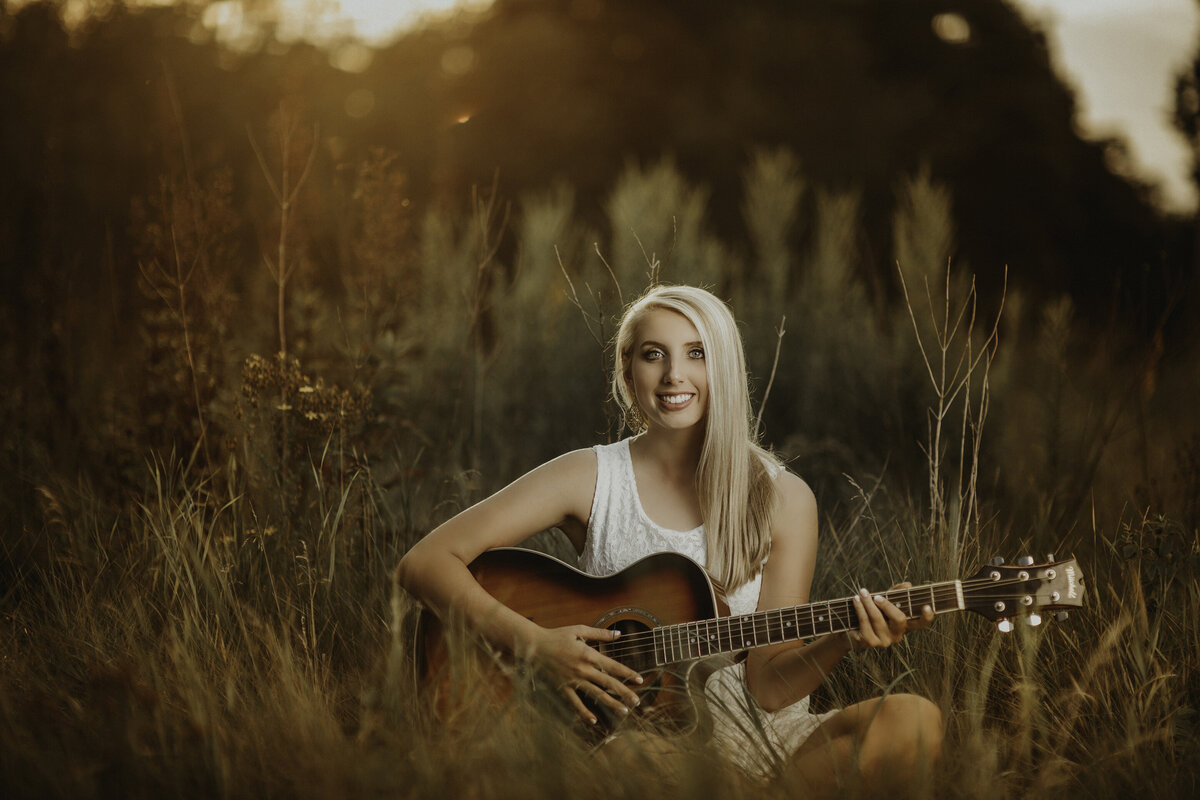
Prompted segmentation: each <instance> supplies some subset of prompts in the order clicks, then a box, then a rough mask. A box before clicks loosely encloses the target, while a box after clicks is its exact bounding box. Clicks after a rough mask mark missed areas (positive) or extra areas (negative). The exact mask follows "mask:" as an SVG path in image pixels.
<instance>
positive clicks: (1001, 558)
mask: <svg viewBox="0 0 1200 800" xmlns="http://www.w3.org/2000/svg"><path fill="white" fill-rule="evenodd" d="M989 563H990V564H991V565H992V566H993V567H999V566H1001V565H1002V564H1003V563H1004V556H996V557H994V558H993V559H992V560H991V561H990V562H989Z"/></svg>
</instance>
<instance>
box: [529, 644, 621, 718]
mask: <svg viewBox="0 0 1200 800" xmlns="http://www.w3.org/2000/svg"><path fill="white" fill-rule="evenodd" d="M619 636H620V632H619V631H612V630H607V629H605V628H591V627H588V626H587V625H570V626H567V627H565V628H541V629H539V631H538V632H537V633H536V634H535V635H534V638H533V640H532V641H531V642H529V649H528V651H527V658H528V659H529V660H530V662H532V663H533V664H534V665H535V666H536V667H537V668H538V669H539V670H540V671H541V672H542V674H543V676H544V677H545V678H546V679H547V680H548V681H550V683H551V685H552V686H554V687H555V688H556V689H557V690H559V691H561V692H562V693H563V694H564V695H565V696H566V698H567V702H568V703H570V705H571V707H572V708H574V709H575V711H576V713H578V714H579V716H580V717H582V718H583V720H584V722H587V723H588V724H589V725H595V724H596V715H595V714H594V713H592V711H591V710H590V709H589V708H588V707H587V706H586V705H585V704H584V702H583V698H584V697H589V698H591V699H592V700H594V701H597V702H600V703H604V704H605V705H607V706H608V707H610V708H612V709H613V711H615V712H617V713H618V714H622V715H624V714H628V713H629V709H631V708H633V707H634V706H636V705H638V703H639V702H640V700H639V698H638V696H637V693H636V692H634V691H633V689H632V688H630V686H629V684H630V683H633V684H640V683H641V682H642V676H641V675H639V674H638V673H637V672H635V671H634V670H632V669H630V668H629V667H627V666H625V665H624V664H621V663H620V662H618V661H614V660H613V659H611V658H609V657H608V656H606V655H603V654H602V653H601V652H600V651H599V650H597V649H596V648H595V647H592V646H591V645H589V644H588V642H612V641H616V639H617V638H618V637H619Z"/></svg>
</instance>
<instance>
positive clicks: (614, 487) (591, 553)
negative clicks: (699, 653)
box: [579, 439, 762, 614]
mask: <svg viewBox="0 0 1200 800" xmlns="http://www.w3.org/2000/svg"><path fill="white" fill-rule="evenodd" d="M629 442H630V440H629V439H622V440H621V441H619V442H616V443H615V444H611V445H597V446H596V447H594V448H592V449H593V450H594V451H595V453H596V496H595V498H594V499H593V500H592V513H591V516H590V517H588V525H587V540H586V542H585V543H584V546H583V553H582V554H581V555H580V556H579V568H580V569H581V570H583V571H584V572H587V573H589V574H591V575H611V574H612V573H614V572H620V571H621V570H623V569H625V567H627V566H629V565H630V564H632V563H633V562H635V561H638V560H639V559H642V558H645V557H646V556H648V555H651V554H653V553H664V552H671V553H679V554H680V555H685V556H687V557H688V558H690V559H692V560H693V561H695V562H696V563H697V564H700V565H701V566H704V565H706V564H707V563H708V560H707V552H708V546H707V544H706V542H705V539H704V526H703V525H698V526H697V527H695V528H692V529H691V530H690V531H674V530H671V529H670V528H664V527H663V526H661V525H659V524H658V523H656V522H654V520H652V519H650V517H649V516H647V515H646V510H645V509H644V508H643V507H642V500H641V498H640V497H639V496H638V490H637V480H636V479H635V478H634V475H633V459H632V457H631V456H630V454H629ZM761 586H762V573H761V572H760V573H759V574H758V575H755V576H754V578H753V579H752V580H750V581H748V582H747V583H745V584H743V585H742V586H739V587H738V588H737V589H736V590H735V591H733V592H730V593H729V595H728V596H727V597H726V600H727V601H728V602H729V611H730V613H731V614H749V613H752V612H753V611H754V610H755V609H757V608H758V593H759V588H760V587H761Z"/></svg>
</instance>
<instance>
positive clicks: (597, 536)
mask: <svg viewBox="0 0 1200 800" xmlns="http://www.w3.org/2000/svg"><path fill="white" fill-rule="evenodd" d="M629 442H630V440H629V439H622V440H621V441H619V442H616V443H614V444H610V445H597V446H596V447H594V448H593V450H594V451H595V453H596V495H595V498H594V499H593V500H592V513H591V516H590V517H589V518H588V525H587V540H586V541H585V542H584V546H583V553H582V554H581V555H580V556H579V568H580V569H582V570H583V571H584V572H587V573H589V574H591V575H611V574H613V573H614V572H620V571H621V570H622V569H624V568H625V567H627V566H629V565H630V564H632V563H633V562H635V561H638V560H639V559H642V558H645V557H646V556H648V555H651V554H653V553H662V552H673V553H680V554H682V555H685V556H687V557H688V558H691V559H692V560H693V561H695V562H696V563H697V564H701V565H705V564H706V563H707V559H706V557H705V556H706V552H707V549H708V548H707V545H706V542H705V539H704V526H703V525H700V526H698V527H696V528H693V529H692V530H690V531H673V530H671V529H669V528H664V527H663V526H661V525H659V524H657V523H655V522H654V520H652V519H650V517H648V516H647V515H646V511H645V509H644V508H643V507H642V501H641V498H640V497H639V496H638V491H637V481H636V479H635V478H634V474H633V459H632V457H631V456H630V454H629ZM770 469H771V477H772V478H775V477H777V476H778V474H779V471H780V469H779V468H778V467H776V466H775V465H773V464H772V465H770ZM761 587H762V573H761V572H760V573H759V574H758V575H756V576H754V578H753V580H751V581H749V582H747V583H745V584H744V585H742V586H740V587H738V589H737V590H736V591H734V592H731V593H730V594H729V595H728V596H727V597H726V600H727V601H728V602H729V610H730V613H731V614H734V615H738V614H750V613H753V612H754V611H755V610H757V608H758V595H759V590H760V589H761ZM745 676H746V672H745V665H744V664H742V663H738V664H734V665H732V666H729V667H725V668H723V669H719V670H717V671H716V672H714V673H713V674H712V675H711V676H710V677H709V680H708V683H707V684H706V685H705V694H706V695H707V697H708V701H709V709H710V710H711V711H712V714H713V735H712V738H713V741H714V742H715V743H716V744H717V745H718V747H720V748H721V749H722V750H723V751H724V752H725V754H726V756H727V757H729V758H730V759H731V760H732V761H734V762H735V763H736V764H738V765H739V766H741V767H742V768H743V769H744V770H745V771H746V772H747V773H748V774H749V775H751V776H754V777H758V778H763V779H765V778H767V777H769V776H770V775H772V774H776V773H778V771H779V770H780V769H781V768H782V766H783V765H784V764H785V763H786V762H787V761H788V760H789V759H790V757H791V754H792V753H794V752H795V751H796V748H798V747H799V746H800V745H801V744H802V743H803V742H804V740H805V739H807V738H808V736H809V735H810V734H811V733H812V732H813V731H814V730H816V728H817V726H819V725H820V724H821V722H822V721H824V720H825V719H828V718H829V717H830V716H832V715H833V714H834V713H836V712H834V711H831V712H827V713H825V714H821V715H817V714H810V713H809V711H808V698H807V697H806V698H804V699H803V700H801V701H799V702H798V703H794V704H792V705H790V706H788V707H787V708H783V709H780V710H779V711H776V712H768V711H764V710H763V709H762V707H761V706H759V705H758V703H757V702H756V701H755V700H754V697H753V696H752V695H751V694H750V692H749V690H748V689H747V688H746V677H745Z"/></svg>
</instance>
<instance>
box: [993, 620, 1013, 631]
mask: <svg viewBox="0 0 1200 800" xmlns="http://www.w3.org/2000/svg"><path fill="white" fill-rule="evenodd" d="M996 629H997V630H999V631H1000V632H1001V633H1012V629H1013V624H1012V620H1011V619H1002V620H1000V621H999V622H997V623H996Z"/></svg>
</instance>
